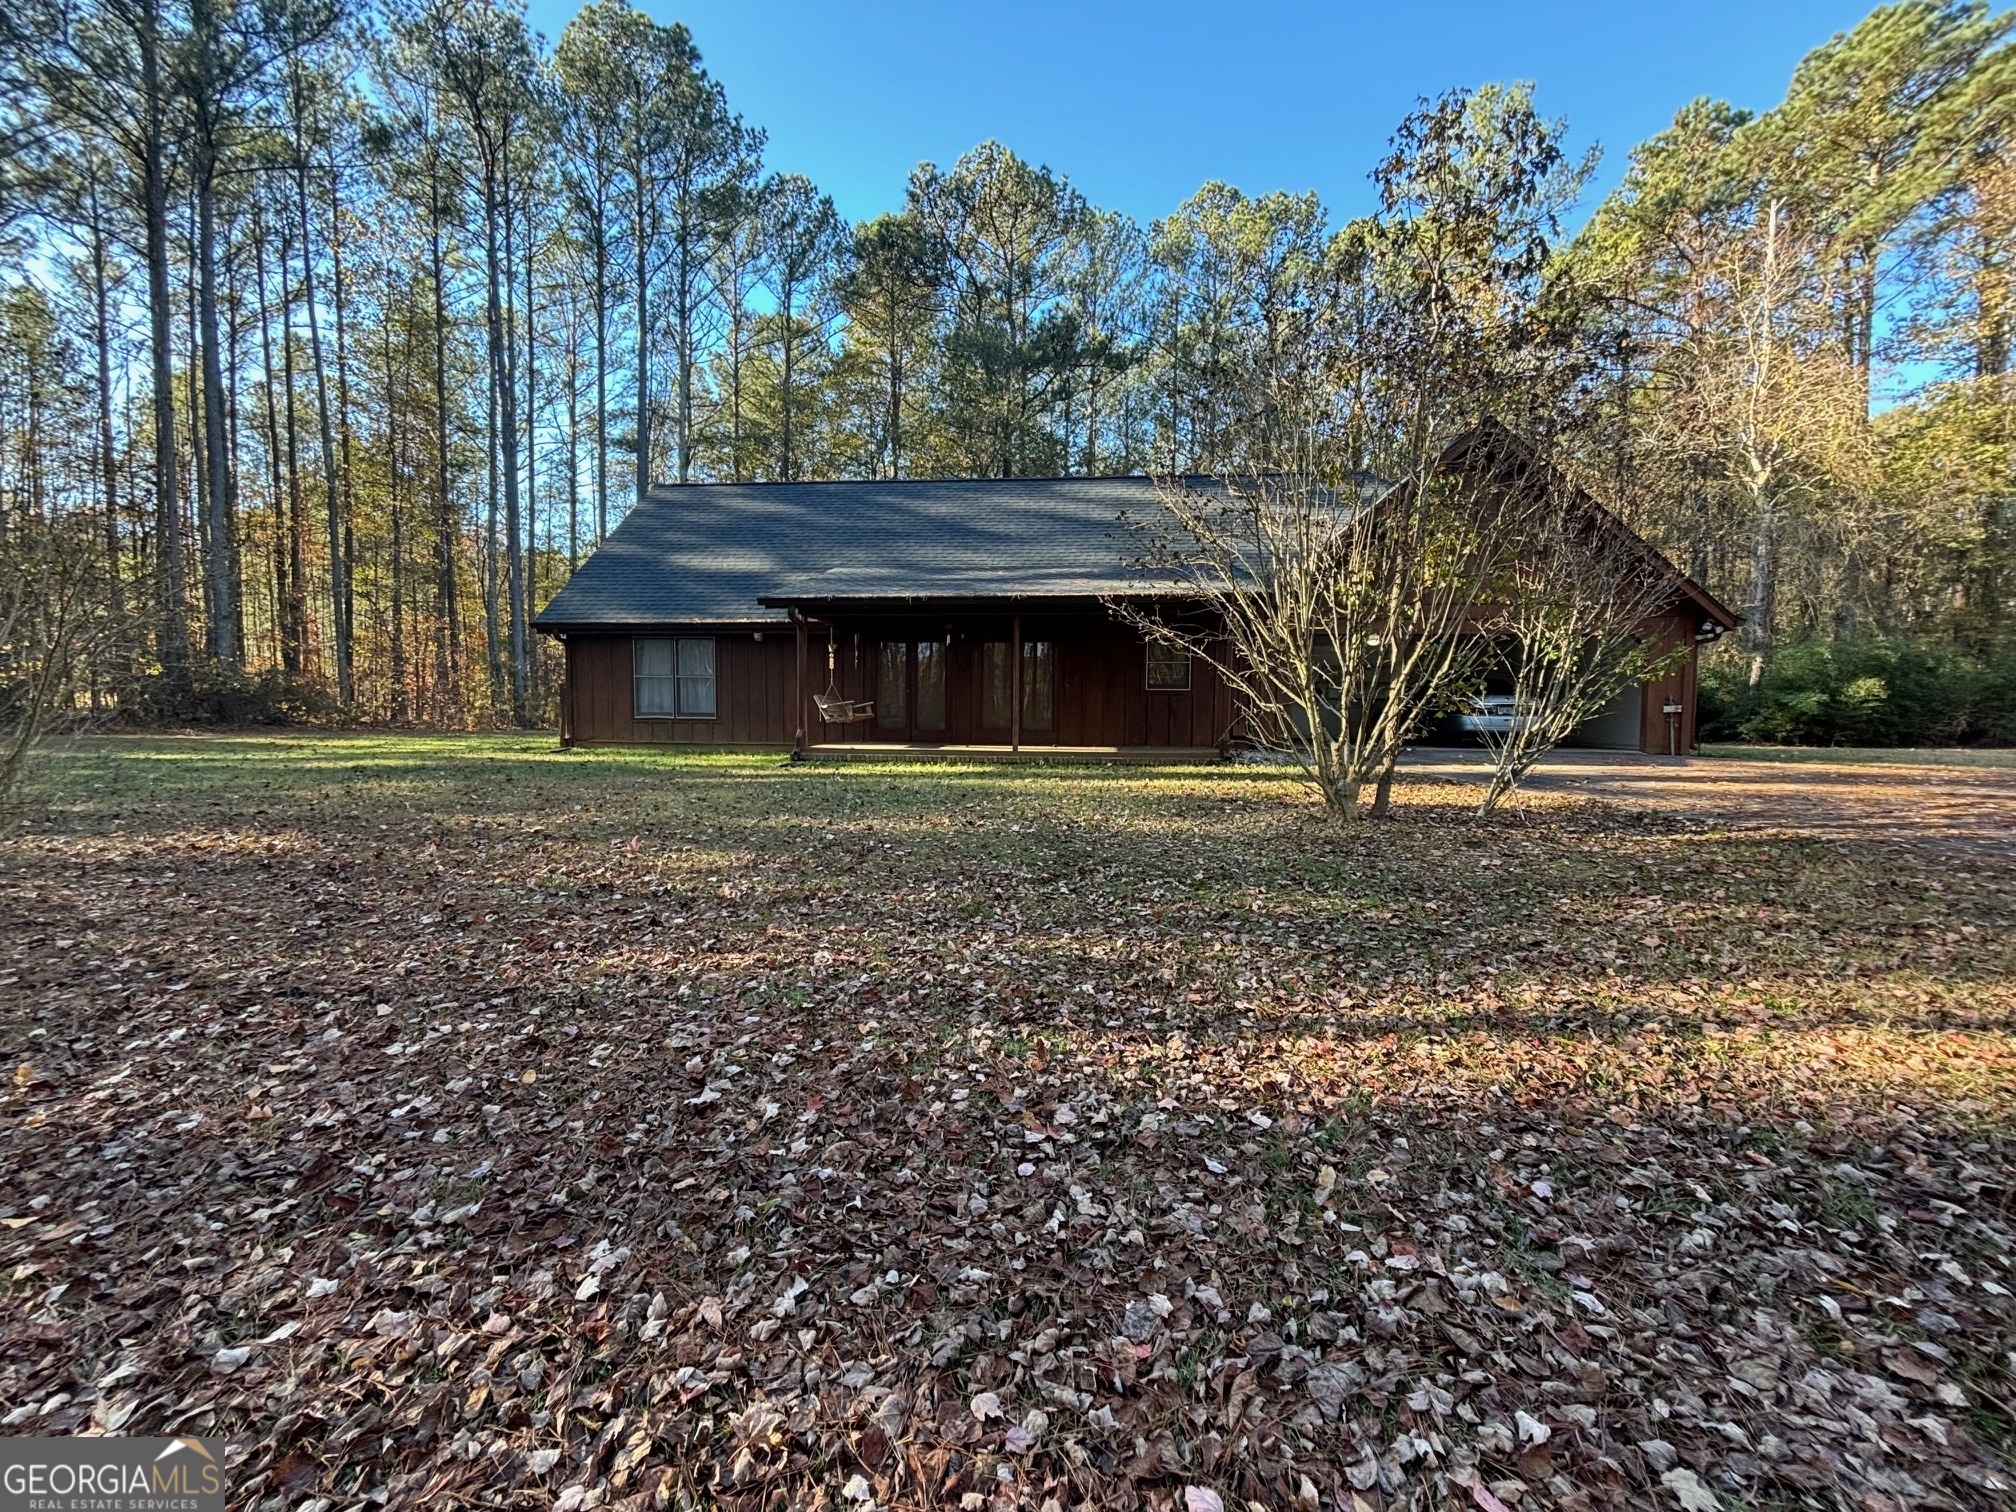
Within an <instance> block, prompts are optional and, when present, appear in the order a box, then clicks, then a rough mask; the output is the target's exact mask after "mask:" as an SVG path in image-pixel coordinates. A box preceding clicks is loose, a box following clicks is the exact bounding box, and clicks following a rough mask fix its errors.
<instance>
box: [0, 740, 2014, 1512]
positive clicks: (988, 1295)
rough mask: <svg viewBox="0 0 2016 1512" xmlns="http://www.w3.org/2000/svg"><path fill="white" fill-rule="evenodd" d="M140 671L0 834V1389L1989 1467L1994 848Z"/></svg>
mask: <svg viewBox="0 0 2016 1512" xmlns="http://www.w3.org/2000/svg"><path fill="white" fill-rule="evenodd" d="M1470 796H1471V795H1469V794H1468V793H1466V792H1464V791H1462V790H1460V789H1456V788H1452V787H1449V786H1447V785H1443V784H1440V783H1437V782H1433V781H1428V780H1416V781H1411V782H1409V783H1407V784H1404V785H1403V787H1402V790H1401V793H1400V800H1401V802H1400V811H1399V814H1398V816H1397V817H1396V818H1395V819H1394V820H1393V821H1391V822H1389V823H1385V824H1380V825H1372V826H1366V827H1363V828H1360V829H1356V830H1339V829H1338V828H1337V827H1336V826H1334V825H1333V824H1332V823H1331V822H1330V821H1329V820H1327V819H1326V818H1325V817H1324V816H1323V815H1322V813H1321V811H1320V810H1319V809H1318V808H1316V807H1315V806H1314V805H1313V803H1312V802H1311V801H1310V800H1309V799H1308V798H1307V797H1305V796H1304V794H1303V793H1302V792H1301V791H1300V790H1299V789H1298V788H1297V787H1296V786H1295V785H1294V783H1293V782H1292V781H1290V780H1289V779H1287V778H1286V777H1284V776H1283V775H1282V774H1281V773H1280V772H1279V771H1275V770H1270V769H1241V768H1208V769H1173V768H1172V769H1151V768H1125V767H1095V768H1083V769H1076V770H1070V769H1047V768H1040V767H1001V768H943V767H881V768H877V767H868V766H834V767H817V766H813V767H794V766H791V765H788V764H786V763H784V762H781V761H779V760H777V759H774V758H768V757H763V758H754V757H752V758H746V759H736V758H725V757H674V756H666V755H662V754H649V753H624V752H596V753H572V754H563V753H558V752H555V751H554V750H552V748H551V741H550V739H547V738H539V737H526V738H522V739H507V738H495V739H452V738H438V739H435V738H418V737H412V738H409V737H390V736H388V737H365V736H358V737H329V738H286V737H260V738H242V739H232V738H209V737H202V738H198V737H187V738H161V739H118V740H107V741H101V742H96V743H93V744H90V745H87V746H85V747H82V748H80V749H78V750H77V751H75V752H73V753H70V754H68V755H66V756H64V757H62V758H61V759H60V760H59V761H58V762H57V764H56V766H55V769H54V771H53V772H52V775H51V779H50V786H49V789H48V791H47V792H45V793H44V794H43V800H44V801H43V803H42V804H41V806H40V808H39V809H38V810H37V812H36V813H35V814H33V815H31V818H30V821H29V822H28V823H26V824H24V825H21V826H18V827H16V828H15V829H13V830H12V831H10V832H9V833H8V834H7V835H6V836H5V837H4V838H0V1035H4V1036H5V1048H6V1051H7V1054H8V1056H9V1060H8V1063H7V1064H8V1066H9V1068H11V1076H10V1078H9V1080H8V1083H7V1090H6V1092H5V1094H4V1098H0V1127H4V1130H5V1134H4V1139H5V1144H4V1148H5V1150H6V1153H7V1157H8V1158H7V1165H6V1169H5V1174H4V1177H0V1225H4V1226H0V1265H4V1269H0V1277H5V1278H7V1281H6V1286H7V1290H6V1295H5V1300H4V1303H0V1416H4V1420H5V1423H6V1425H7V1428H8V1430H9V1431H12V1432H17V1433H50V1432H87V1431H90V1432H117V1433H124V1434H139V1433H165V1432H170V1431H173V1432H191V1433H199V1432H200V1433H215V1434H220V1435H226V1436H229V1437H230V1439H231V1440H232V1445H233V1451H232V1459H231V1485H232V1488H233V1494H232V1500H233V1504H234V1505H242V1506H246V1507H255V1506H256V1507H262V1508H263V1507H271V1508H275V1509H279V1508H287V1509H300V1508H304V1507H312V1508H316V1509H320V1512H336V1509H348V1508H363V1507H375V1506H384V1507H388V1508H403V1507H427V1508H446V1507H486V1508H500V1507H509V1508H520V1507H524V1508H538V1509H542V1512H545V1509H557V1512H578V1509H586V1508H591V1507H597V1506H620V1507H636V1508H644V1507H657V1506H689V1507H691V1506H710V1507H711V1506H720V1507H730V1508H751V1509H753V1508H757V1507H802V1506H827V1507H860V1508H869V1507H918V1506H927V1505H928V1506H939V1505H944V1506H954V1507H971V1508H979V1507H987V1508H994V1507H1002V1508H1006V1507H1016V1506H1021V1507H1028V1508H1030V1509H1040V1508H1043V1507H1045V1506H1048V1505H1053V1504H1054V1505H1055V1506H1057V1507H1060V1508H1069V1507H1098V1508H1108V1507H1118V1508H1129V1507H1134V1506H1146V1507H1169V1506H1171V1505H1174V1506H1176V1507H1184V1508H1187V1509H1190V1512H1196V1509H1199V1508H1203V1509H1209V1508H1213V1507H1217V1506H1219V1505H1221V1504H1222V1505H1223V1506H1224V1507H1227V1508H1238V1507H1241V1506H1244V1505H1247V1504H1252V1505H1256V1506H1259V1507H1263V1508H1274V1507H1302V1508H1314V1507H1318V1506H1320V1507H1322V1508H1325V1509H1328V1508H1345V1509H1350V1512H1358V1509H1361V1508H1373V1509H1380V1508H1391V1507H1398V1506H1410V1507H1434V1506H1464V1507H1471V1508H1483V1509H1486V1512H1490V1509H1492V1508H1494V1507H1499V1506H1512V1505H1515V1504H1516V1505H1517V1506H1519V1507H1521V1508H1534V1507H1540V1508H1562V1509H1575V1508H1594V1507H1606V1506H1607V1507H1625V1506H1631V1507H1642V1506H1663V1507H1668V1508H1681V1509H1695V1508H1708V1507H1714V1506H1721V1507H1725V1508H1730V1509H1735V1508H1764V1507H1808V1506H1810V1507H1828V1508H1832V1507H1852V1508H1858V1509H1869V1512H1877V1509H1884V1508H1891V1509H1897V1512H1902V1509H1905V1508H1911V1509H1918V1508H1939V1507H1990V1506H2004V1505H2009V1504H2010V1501H2011V1498H2012V1496H2016V1474H2012V1472H2011V1470H2010V1468H2009V1464H2010V1460H2011V1457H2012V1455H2016V1431H2012V1427H2011V1423H2012V1419H2016V1405H2012V1404H2016V1381H2012V1368H2016V1355H2012V1351H2016V1298H2012V1296H2011V1289H2012V1288H2016V1274H2012V1271H2011V1266H2012V1258H2011V1257H2012V1253H2016V1213H2012V1211H2011V1179H2012V1178H2011V1173H2012V1167H2016V1142H2012V1122H2016V1054H2012V1046H2016V1039H2012V1008H2016V990H2012V988H2016V938H2012V934H2016V932H2012V930H2011V929H2010V927H2009V926H2010V920H2011V918H2012V914H2016V858H2011V857H2010V856H2008V855H2006V854H2002V853H1999V852H1982V853H1979V854H1974V853H1965V854H1962V853H1959V852H1956V851H1953V850H1941V849H1936V848H1917V847H1913V846H1910V845H1906V844H1900V843H1893V842H1892V841H1890V840H1888V839H1885V838H1884V837H1882V836H1880V835H1871V836H1863V837H1858V836H1856V835H1853V834H1850V835H1847V836H1846V837H1845V838H1843V837H1830V838H1821V837H1818V836H1814V835H1805V834H1802V833H1800V832H1798V831H1796V830H1793V829H1783V828H1781V829H1777V830H1771V829H1739V828H1735V827H1732V826H1726V825H1720V824H1718V823H1717V822H1716V821H1714V820H1712V819H1709V820H1690V819H1686V818H1684V817H1679V816H1676V815H1675V814H1674V813H1673V812H1671V811H1670V810H1668V809H1663V808H1647V807H1644V806H1642V805H1635V804H1634V805H1628V806H1619V805H1616V804H1612V803H1610V802H1608V801H1605V800H1599V799H1593V798H1589V797H1585V796H1578V795H1576V794H1573V793H1568V792H1560V791H1549V792H1541V793H1537V794H1534V795H1531V796H1528V797H1526V798H1523V799H1521V800H1519V802H1518V803H1517V804H1516V806H1515V807H1514V809H1513V810H1512V811H1511V812H1509V813H1507V814H1504V815H1502V816H1500V817H1499V818H1498V819H1497V820H1495V821H1493V822H1491V823H1489V824H1485V825H1481V826H1480V825H1478V824H1475V823H1473V822H1472V821H1470V820H1469V818H1468V817H1467V799H1468V798H1469V797H1470Z"/></svg>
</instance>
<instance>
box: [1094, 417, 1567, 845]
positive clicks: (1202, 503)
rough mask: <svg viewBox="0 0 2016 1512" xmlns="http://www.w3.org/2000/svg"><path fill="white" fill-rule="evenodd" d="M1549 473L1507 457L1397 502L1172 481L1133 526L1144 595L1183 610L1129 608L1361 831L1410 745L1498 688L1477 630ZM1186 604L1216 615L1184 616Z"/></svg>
mask: <svg viewBox="0 0 2016 1512" xmlns="http://www.w3.org/2000/svg"><path fill="white" fill-rule="evenodd" d="M1493 437H1494V438H1500V439H1503V440H1505V441H1509V439H1510V438H1509V437H1508V436H1506V435H1505V433H1504V432H1502V431H1494V432H1493ZM1480 450H1488V453H1489V456H1490V462H1491V465H1489V466H1477V465H1474V463H1475V462H1476V461H1477V460H1478V455H1477V454H1478V452H1479V451H1480ZM1537 466H1538V464H1537V462H1536V461H1535V459H1534V458H1533V455H1532V453H1531V452H1530V451H1529V450H1527V449H1525V448H1523V447H1519V446H1516V445H1502V446H1496V447H1489V448H1471V449H1470V451H1469V453H1467V454H1466V456H1465V458H1464V461H1463V463H1462V464H1461V465H1445V464H1444V463H1443V461H1442V460H1441V458H1440V457H1437V458H1434V459H1431V462H1430V465H1427V466H1424V467H1423V468H1421V469H1420V470H1419V471H1418V472H1416V473H1415V474H1414V475H1413V476H1411V477H1409V478H1408V479H1405V480H1403V481H1401V482H1398V483H1394V484H1391V485H1388V486H1385V487H1383V488H1382V487H1379V486H1378V485H1376V484H1373V483H1371V482H1370V481H1369V480H1366V479H1364V478H1362V477H1359V476H1357V475H1354V474H1350V473H1344V472H1341V471H1338V470H1336V469H1334V468H1332V469H1326V468H1323V467H1321V466H1320V465H1314V464H1305V465H1303V466H1298V467H1289V468H1285V469H1282V470H1279V471H1269V472H1253V473H1250V474H1248V475H1246V476H1244V477H1241V478H1235V479H1230V480H1225V481H1223V482H1220V483H1217V484H1214V485H1210V486H1192V485H1186V484H1182V483H1176V482H1172V483H1169V484H1166V485H1164V486H1163V487H1162V488H1161V489H1159V490H1158V493H1159V497H1160V502H1161V505H1162V516H1161V517H1160V518H1157V519H1152V520H1140V519H1136V520H1130V521H1128V526H1129V529H1130V531H1131V532H1132V533H1133V535H1134V538H1135V540H1136V542H1137V543H1138V544H1139V546H1140V548H1141V549H1140V554H1139V558H1138V563H1139V568H1140V571H1141V574H1142V581H1143V586H1144V588H1146V589H1150V590H1153V591H1155V592H1159V593H1160V594H1162V595H1166V597H1165V598H1164V599H1162V600H1160V601H1159V602H1158V600H1157V599H1156V598H1155V597H1153V596H1150V594H1145V593H1144V594H1143V595H1141V596H1139V597H1136V598H1133V599H1127V600H1117V601H1115V602H1114V604H1113V605H1112V608H1113V610H1114V612H1115V613H1116V614H1117V615H1118V616H1119V617H1120V618H1121V619H1122V620H1124V621H1126V622H1127V623H1129V624H1131V625H1132V626H1134V627H1135V628H1136V629H1137V630H1139V631H1140V633H1141V634H1142V635H1143V636H1144V637H1146V638H1147V639H1148V640H1149V641H1150V642H1152V643H1155V644H1160V645H1166V646H1170V647H1172V648H1175V649H1179V650H1181V651H1183V652H1184V653H1185V654H1187V655H1190V656H1193V657H1196V658H1199V659H1200V660H1203V661H1205V662H1207V663H1208V664H1209V665H1210V666H1211V667H1212V668H1213V669H1214V670H1215V671H1216V672H1217V674H1218V676H1219V677H1220V678H1221V679H1223V680H1224V682H1225V683H1226V684H1227V685H1229V686H1230V687H1231V688H1232V689H1233V691H1234V693H1235V694H1236V696H1237V697H1238V699H1239V700H1240V703H1241V705H1242V706H1243V709H1244V712H1245V726H1244V735H1245V738H1246V739H1247V741H1248V742H1249V743H1250V744H1252V745H1254V746H1256V747H1258V748H1260V749H1263V750H1270V751H1275V752H1279V753H1281V754H1284V755H1286V756H1288V757H1290V758H1291V759H1293V760H1294V761H1295V762H1296V763H1297V764H1298V765H1300V766H1301V768H1302V769H1303V771H1304V773H1305V775H1306V776H1307V777H1308V779H1309V780H1310V782H1311V783H1312V784H1313V785H1314V786H1315V787H1316V789H1317V790H1318V791H1319V792H1320V793H1321V794H1322V796H1323V800H1324V802H1325V804H1326V805H1328V807H1329V808H1330V810H1331V811H1332V812H1333V813H1335V814H1336V815H1338V816H1339V817H1340V818H1344V819H1355V818H1357V817H1358V816H1359V814H1360V813H1361V811H1362V810H1363V809H1364V808H1365V807H1366V796H1367V792H1368V789H1369V790H1370V791H1371V793H1372V803H1371V807H1372V808H1373V810H1374V811H1375V812H1377V811H1379V810H1380V809H1382V808H1383V807H1384V800H1385V796H1386V791H1387V785H1388V783H1389V782H1390V780H1391V776H1392V772H1393V768H1394V765H1395V763H1396V762H1397V760H1398V758H1399V755H1400V752H1401V749H1402V748H1403V747H1404V745H1405V744H1406V742H1407V741H1408V740H1409V739H1410V738H1411V737H1412V736H1413V735H1414V734H1415V733H1416V732H1417V731H1418V730H1420V729H1421V728H1422V727H1423V726H1425V725H1426V724H1427V723H1428V721H1429V720H1430V719H1431V718H1432V717H1433V716H1434V715H1435V713H1436V712H1437V711H1438V710H1440V709H1441V708H1442V707H1444V706H1445V705H1446V704H1447V703H1448V702H1450V701H1451V700H1452V699H1453V698H1454V696H1455V695H1456V693H1457V692H1458V691H1459V690H1460V689H1462V688H1463V687H1465V686H1468V685H1470V684H1472V683H1474V682H1475V681H1476V680H1477V679H1478V678H1480V677H1481V676H1482V673H1483V669H1484V664H1485V659H1486V658H1487V656H1488V655H1489V652H1490V648H1489V646H1488V644H1487V643H1486V642H1484V641H1483V640H1481V639H1480V638H1479V637H1478V636H1476V635H1475V634H1474V633H1470V631H1471V627H1472V626H1474V623H1475V621H1476V619H1477V616H1478V609H1479V606H1480V605H1481V604H1484V603H1487V602H1490V601H1491V600H1492V598H1493V595H1494V594H1495V593H1497V592H1499V591H1502V584H1503V583H1504V582H1505V581H1506V579H1507V576H1508V574H1509V573H1510V571H1511V570H1512V567H1513V565H1514V555H1515V553H1516V551H1517V550H1518V546H1519V539H1520V525H1521V511H1520V510H1519V508H1518V507H1517V505H1516V501H1518V500H1520V499H1521V498H1522V497H1523V489H1522V481H1523V479H1524V477H1525V474H1526V473H1527V472H1528V471H1529V470H1530V469H1533V468H1536V467H1537ZM1507 500H1511V501H1514V503H1513V504H1512V505H1510V506H1508V504H1507V503H1506V501H1507ZM1172 600H1173V601H1175V602H1180V603H1183V604H1185V605H1188V606H1193V610H1196V611H1202V612H1201V613H1196V612H1193V613H1191V614H1186V615H1184V616H1180V617H1179V616H1171V615H1169V614H1167V613H1165V612H1164V611H1163V609H1162V608H1161V607H1160V602H1168V601H1172ZM1200 626H1209V627H1210V628H1209V629H1208V630H1207V629H1203V628H1200Z"/></svg>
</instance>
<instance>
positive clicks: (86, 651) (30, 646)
mask: <svg viewBox="0 0 2016 1512" xmlns="http://www.w3.org/2000/svg"><path fill="white" fill-rule="evenodd" d="M101 570H102V566H101V563H100V561H99V558H98V547H97V542H96V541H95V539H94V538H93V536H92V534H91V532H90V529H89V522H88V521H85V520H83V519H81V518H61V519H58V520H56V521H54V522H44V521H38V520H32V519H31V520H28V521H25V522H20V523H17V524H15V525H13V527H12V528H11V529H9V530H8V531H7V533H6V534H5V536H4V537H0V809H6V808H10V807H12V806H13V805H14V804H15V803H17V802H18V801H19V799H20V796H21V791H22V787H23V785H24V784H25V782H26V781H27V778H28V774H29V767H30V764H31V762H32V760H33V758H34V756H35V755H36V753H37V752H38V751H39V750H40V749H41V748H42V747H43V746H44V745H45V744H46V743H47V742H48V741H49V740H50V739H51V738H53V737H55V736H58V735H61V734H64V733H67V732H69V731H71V730H74V729H76V728H78V727H79V726H80V725H81V724H82V723H83V722H84V721H86V720H88V719H89V717H90V709H89V707H88V704H87V703H86V699H85V694H86V691H87V689H88V688H89V687H90V685H91V682H92V679H93V677H94V675H96V674H102V673H103V671H104V670H105V669H104V666H103V659H104V658H105V656H106V653H107V652H108V651H110V650H111V649H112V648H114V647H115V646H116V645H117V644H118V643H119V641H120V639H121V638H122V637H123V636H125V635H128V634H130V633H131V630H132V626H131V624H130V622H129V620H128V617H127V616H125V615H123V614H121V613H118V612H116V611H115V610H113V609H112V608H111V607H109V602H108V601H109V595H107V594H106V593H105V591H104V585H103V583H102V581H101V580H100V574H101Z"/></svg>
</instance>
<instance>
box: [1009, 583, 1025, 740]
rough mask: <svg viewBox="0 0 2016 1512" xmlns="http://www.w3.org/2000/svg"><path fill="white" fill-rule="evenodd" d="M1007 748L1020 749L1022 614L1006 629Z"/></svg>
mask: <svg viewBox="0 0 2016 1512" xmlns="http://www.w3.org/2000/svg"><path fill="white" fill-rule="evenodd" d="M1008 749H1009V750H1011V751H1019V750H1021V749H1022V616H1021V615H1019V614H1017V615H1016V616H1015V618H1014V619H1013V621H1012V622H1011V628H1010V629H1009V631H1008Z"/></svg>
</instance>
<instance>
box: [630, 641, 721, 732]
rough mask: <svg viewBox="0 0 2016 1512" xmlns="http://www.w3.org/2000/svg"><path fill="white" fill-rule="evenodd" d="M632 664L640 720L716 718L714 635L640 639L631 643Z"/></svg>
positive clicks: (634, 708) (634, 707) (636, 707)
mask: <svg viewBox="0 0 2016 1512" xmlns="http://www.w3.org/2000/svg"><path fill="white" fill-rule="evenodd" d="M630 662H631V674H632V678H633V682H634V695H633V696H634V703H633V704H632V709H633V712H634V713H635V715H636V717H637V718H639V719H712V718H713V717H714V638H713V637H712V636H700V635H681V636H676V637H675V636H668V635H651V636H638V637H637V638H636V639H635V640H633V641H631V642H630Z"/></svg>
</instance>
